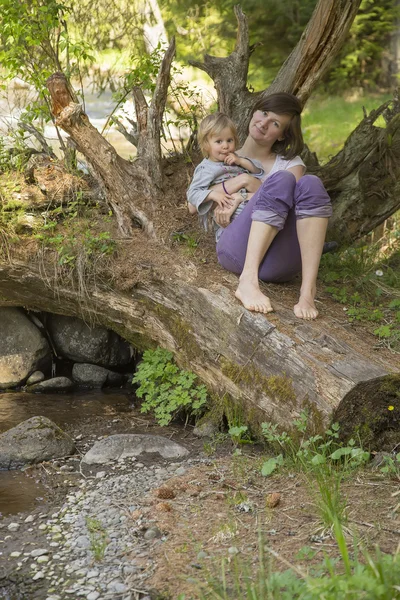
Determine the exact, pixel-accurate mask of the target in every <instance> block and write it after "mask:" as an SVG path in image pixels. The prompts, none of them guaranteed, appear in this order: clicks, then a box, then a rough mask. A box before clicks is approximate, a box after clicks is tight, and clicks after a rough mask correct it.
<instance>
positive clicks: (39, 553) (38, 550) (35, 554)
mask: <svg viewBox="0 0 400 600" xmlns="http://www.w3.org/2000/svg"><path fill="white" fill-rule="evenodd" d="M48 553H49V551H48V550H46V548H36V549H35V550H32V552H31V556H32V558H38V557H39V556H45V555H46V554H48Z"/></svg>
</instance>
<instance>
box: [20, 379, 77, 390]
mask: <svg viewBox="0 0 400 600" xmlns="http://www.w3.org/2000/svg"><path fill="white" fill-rule="evenodd" d="M73 387H74V384H73V382H72V381H71V380H70V379H68V377H53V379H46V381H41V382H40V383H35V385H31V386H30V387H29V391H30V392H46V393H47V392H67V391H69V390H71V389H72V388H73Z"/></svg>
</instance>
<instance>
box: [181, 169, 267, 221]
mask: <svg viewBox="0 0 400 600" xmlns="http://www.w3.org/2000/svg"><path fill="white" fill-rule="evenodd" d="M242 158H246V159H247V160H250V161H251V162H252V163H253V165H254V166H255V167H256V168H257V169H259V173H251V175H253V176H254V177H257V178H258V179H262V177H263V175H264V169H263V166H262V164H261V163H259V162H258V161H257V160H253V159H250V158H247V157H242ZM248 172H249V171H246V169H243V167H239V166H238V165H226V164H225V163H223V162H214V161H213V160H209V159H208V158H205V159H204V160H202V161H201V163H200V164H199V165H198V166H197V167H196V169H195V171H194V173H193V179H192V182H191V184H190V186H189V189H188V191H187V194H186V195H187V199H188V202H190V204H193V206H195V207H196V208H197V212H198V213H199V215H200V216H203V215H206V214H207V213H208V212H209V210H210V209H211V207H212V205H213V202H212V200H207V196H208V194H209V193H210V192H211V189H210V188H211V186H213V185H217V184H218V183H222V182H223V181H227V180H228V179H232V178H233V177H237V176H238V175H241V174H242V173H248Z"/></svg>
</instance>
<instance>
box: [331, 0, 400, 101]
mask: <svg viewBox="0 0 400 600" xmlns="http://www.w3.org/2000/svg"><path fill="white" fill-rule="evenodd" d="M399 15H400V10H399V6H398V3H397V2H396V0H379V1H378V0H363V2H362V3H361V7H360V9H359V11H358V13H357V15H356V18H355V19H354V23H353V25H352V27H351V30H350V34H349V37H348V41H347V42H346V44H345V45H344V47H343V48H342V50H341V52H340V54H339V56H338V58H337V59H336V61H335V63H334V67H333V69H332V71H331V73H330V75H329V77H327V78H326V81H327V84H328V87H329V88H330V89H334V90H337V89H340V88H342V89H343V88H344V87H347V88H352V87H353V88H354V87H359V88H362V89H374V88H377V87H385V88H388V87H390V86H391V85H393V81H391V80H390V75H389V68H382V60H384V59H386V60H387V58H388V54H389V53H388V48H389V46H390V42H391V36H392V34H393V32H394V31H395V30H396V28H397V27H398V25H397V19H398V17H399Z"/></svg>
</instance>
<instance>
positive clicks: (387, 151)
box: [309, 99, 400, 243]
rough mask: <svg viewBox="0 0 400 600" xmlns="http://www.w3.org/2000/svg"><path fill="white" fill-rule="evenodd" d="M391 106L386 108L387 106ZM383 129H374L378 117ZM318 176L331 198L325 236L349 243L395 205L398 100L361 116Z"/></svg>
mask: <svg viewBox="0 0 400 600" xmlns="http://www.w3.org/2000/svg"><path fill="white" fill-rule="evenodd" d="M390 104H393V107H392V108H391V109H390V108H389V105H390ZM382 114H383V115H384V117H385V120H386V122H387V126H386V129H383V128H382V127H376V125H375V122H376V120H377V118H378V117H379V116H380V115H382ZM309 172H311V173H314V174H316V175H318V176H319V177H321V179H322V181H323V182H324V184H325V187H326V188H327V190H328V192H329V195H330V196H331V198H332V201H333V216H332V218H331V219H330V220H329V232H330V233H329V235H330V236H331V237H332V238H333V239H335V240H337V241H344V242H347V243H352V242H354V241H356V240H357V239H359V238H360V237H362V236H364V235H366V234H367V233H369V232H370V231H372V230H373V229H375V227H377V226H378V225H379V224H380V223H383V222H384V221H385V220H386V219H387V218H388V217H389V216H390V215H392V214H393V213H394V212H396V210H398V209H400V104H399V102H398V99H395V101H394V102H393V103H391V102H386V103H385V104H383V105H382V106H381V107H380V108H378V109H377V110H374V111H372V112H371V113H370V114H369V115H368V116H365V118H364V119H363V121H362V122H361V123H360V124H359V126H358V127H357V128H356V129H355V130H354V131H353V133H352V134H351V135H350V136H349V138H348V139H347V141H346V143H345V145H344V148H343V149H342V150H341V151H340V152H339V153H338V154H337V155H336V156H335V157H334V158H332V159H331V160H330V161H329V162H328V164H327V165H325V166H324V167H310V168H309Z"/></svg>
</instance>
